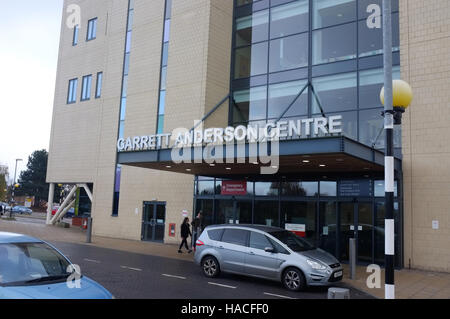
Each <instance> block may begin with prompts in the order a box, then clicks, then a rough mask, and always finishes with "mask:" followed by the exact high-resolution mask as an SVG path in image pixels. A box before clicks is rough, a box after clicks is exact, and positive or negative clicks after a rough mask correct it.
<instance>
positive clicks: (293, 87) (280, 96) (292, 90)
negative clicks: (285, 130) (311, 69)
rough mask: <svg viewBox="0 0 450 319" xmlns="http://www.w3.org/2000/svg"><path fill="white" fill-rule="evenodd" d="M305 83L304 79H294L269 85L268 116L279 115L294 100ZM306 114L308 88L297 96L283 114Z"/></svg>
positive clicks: (274, 116) (287, 115) (275, 116)
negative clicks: (293, 80)
mask: <svg viewBox="0 0 450 319" xmlns="http://www.w3.org/2000/svg"><path fill="white" fill-rule="evenodd" d="M306 84H307V82H306V81H295V82H287V83H280V84H272V85H270V86H269V118H278V117H280V116H281V115H282V114H283V112H284V111H285V110H286V108H287V107H288V106H289V105H290V104H291V103H292V102H294V99H295V98H296V97H297V95H298V94H299V93H300V91H301V90H302V89H303V88H304V87H305V85H306ZM307 114H308V89H305V91H304V92H303V93H302V95H300V96H299V98H298V99H297V100H296V101H295V103H294V104H293V105H292V106H291V107H290V108H289V110H288V111H287V113H286V114H285V115H284V116H286V117H289V116H300V115H307Z"/></svg>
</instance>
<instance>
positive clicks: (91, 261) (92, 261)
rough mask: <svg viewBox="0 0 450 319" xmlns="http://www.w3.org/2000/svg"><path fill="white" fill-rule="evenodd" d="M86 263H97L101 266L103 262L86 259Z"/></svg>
mask: <svg viewBox="0 0 450 319" xmlns="http://www.w3.org/2000/svg"><path fill="white" fill-rule="evenodd" d="M84 261H88V262H90V263H96V264H100V263H101V261H99V260H95V259H87V258H84Z"/></svg>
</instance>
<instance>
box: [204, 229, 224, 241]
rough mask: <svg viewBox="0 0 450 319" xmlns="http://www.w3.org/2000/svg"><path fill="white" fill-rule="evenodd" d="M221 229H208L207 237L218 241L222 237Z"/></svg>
mask: <svg viewBox="0 0 450 319" xmlns="http://www.w3.org/2000/svg"><path fill="white" fill-rule="evenodd" d="M222 234H223V229H213V230H209V231H208V237H209V239H211V240H215V241H220V239H221V238H222Z"/></svg>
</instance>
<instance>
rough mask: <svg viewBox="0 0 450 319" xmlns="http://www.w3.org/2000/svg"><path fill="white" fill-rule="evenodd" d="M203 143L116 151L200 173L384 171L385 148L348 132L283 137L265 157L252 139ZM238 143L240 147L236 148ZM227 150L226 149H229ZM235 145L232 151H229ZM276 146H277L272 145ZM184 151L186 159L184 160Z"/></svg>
mask: <svg viewBox="0 0 450 319" xmlns="http://www.w3.org/2000/svg"><path fill="white" fill-rule="evenodd" d="M205 148H206V147H205V146H194V147H189V148H185V149H183V151H181V150H180V151H178V150H173V149H159V150H149V151H138V152H123V153H119V154H118V162H119V164H122V165H127V166H134V167H142V168H148V169H155V170H162V171H169V172H176V173H183V174H191V175H201V176H228V175H230V176H231V175H261V174H262V172H261V169H262V168H264V167H265V168H268V169H272V171H274V172H276V173H275V174H303V173H308V174H311V173H312V174H314V173H317V174H322V173H361V172H379V173H381V172H383V170H384V154H383V153H382V152H380V151H378V150H375V149H372V148H370V147H368V146H366V145H364V144H361V143H358V142H355V141H353V140H351V139H349V138H347V137H344V136H336V137H324V138H313V139H300V140H281V141H279V147H278V149H277V150H276V152H275V153H278V154H279V155H278V156H269V157H266V158H265V159H264V158H263V159H262V160H261V159H260V156H261V155H262V154H270V152H269V153H261V150H258V153H257V155H258V156H255V155H256V154H253V150H254V149H255V146H254V145H250V144H248V143H246V144H241V145H237V144H235V145H234V149H233V146H232V147H231V149H230V148H228V149H227V146H226V145H220V146H216V148H218V149H219V151H215V152H213V153H212V157H209V158H208V159H205V153H208V152H209V150H208V149H205ZM238 148H239V149H238ZM227 150H228V151H227ZM230 150H231V151H230ZM272 151H274V148H273V147H272ZM180 156H181V157H182V158H183V160H182V161H181V162H180V161H179V158H180ZM395 170H396V171H401V160H400V159H398V158H396V159H395Z"/></svg>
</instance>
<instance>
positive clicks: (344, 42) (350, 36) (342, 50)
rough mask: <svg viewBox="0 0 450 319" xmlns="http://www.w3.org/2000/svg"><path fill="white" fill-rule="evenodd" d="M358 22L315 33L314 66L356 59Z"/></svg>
mask: <svg viewBox="0 0 450 319" xmlns="http://www.w3.org/2000/svg"><path fill="white" fill-rule="evenodd" d="M356 42H357V34H356V22H355V23H349V24H344V25H339V26H336V27H330V28H326V29H321V30H316V31H313V64H315V65H316V64H321V63H330V62H337V61H344V60H349V59H354V58H356Z"/></svg>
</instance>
